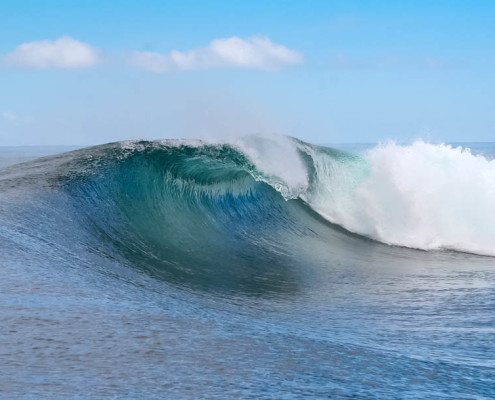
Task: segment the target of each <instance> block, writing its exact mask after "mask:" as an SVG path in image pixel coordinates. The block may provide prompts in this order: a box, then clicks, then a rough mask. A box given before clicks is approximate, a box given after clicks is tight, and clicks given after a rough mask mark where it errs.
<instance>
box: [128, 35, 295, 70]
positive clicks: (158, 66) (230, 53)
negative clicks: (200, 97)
mask: <svg viewBox="0 0 495 400" xmlns="http://www.w3.org/2000/svg"><path fill="white" fill-rule="evenodd" d="M129 62H130V64H131V65H133V66H134V67H137V68H143V69H146V70H149V71H153V72H169V71H176V70H194V69H213V68H248V69H258V70H265V71H276V70H279V69H281V68H283V67H285V66H288V65H294V64H301V63H302V62H303V56H302V54H301V53H299V52H297V51H295V50H291V49H289V48H287V47H285V46H283V45H280V44H276V43H273V42H272V41H271V40H270V39H269V38H267V37H262V36H252V37H249V38H247V39H241V38H239V37H231V38H227V39H216V40H213V41H212V42H211V43H210V44H209V45H208V46H206V47H201V48H197V49H194V50H189V51H186V52H181V51H177V50H174V51H171V52H170V53H167V54H161V53H154V52H134V53H133V54H132V55H131V57H130V60H129Z"/></svg>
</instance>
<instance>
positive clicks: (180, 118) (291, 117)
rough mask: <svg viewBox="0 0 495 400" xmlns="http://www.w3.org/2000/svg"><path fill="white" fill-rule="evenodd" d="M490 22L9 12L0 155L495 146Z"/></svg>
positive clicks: (451, 17) (279, 11)
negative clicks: (228, 145)
mask: <svg viewBox="0 0 495 400" xmlns="http://www.w3.org/2000/svg"><path fill="white" fill-rule="evenodd" d="M493 21H495V3H494V2H492V1H476V2H475V1H467V0H466V1H454V0H451V1H400V2H390V1H311V0H307V1H282V0H279V1H252V0H251V1H245V2H241V1H210V2H207V1H129V0H127V1H124V0H114V1H92V0H85V1H70V2H68V1H49V0H47V1H22V0H17V1H10V0H3V1H2V2H0V145H25V144H82V145H85V144H96V143H103V142H108V141H115V140H123V139H132V138H167V137H215V136H224V135H244V134H251V133H253V134H268V133H273V132H277V133H284V134H288V135H293V136H297V137H299V138H301V139H304V140H307V141H310V142H314V143H337V142H376V141H384V140H389V139H393V140H398V141H411V140H414V139H417V138H424V139H426V140H431V141H434V142H439V141H447V142H448V141H493V140H494V139H495V112H494V104H495V79H494V78H495V75H494V71H495V24H494V23H493ZM174 50H176V51H178V52H177V53H172V51H174Z"/></svg>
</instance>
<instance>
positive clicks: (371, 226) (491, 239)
mask: <svg viewBox="0 0 495 400" xmlns="http://www.w3.org/2000/svg"><path fill="white" fill-rule="evenodd" d="M494 158H495V143H452V144H431V143H426V142H422V141H417V142H414V143H410V144H407V145H405V144H396V143H392V142H391V143H384V144H374V145H359V144H356V145H334V146H317V145H312V144H309V143H305V142H303V141H300V140H298V139H295V138H290V137H285V136H273V137H265V138H261V137H246V138H237V139H230V140H218V141H201V140H160V141H126V142H118V143H110V144H106V145H101V146H95V147H87V148H78V149H74V148H58V147H50V148H47V147H23V148H5V147H4V148H0V397H1V398H5V399H479V400H481V399H494V398H495V160H494Z"/></svg>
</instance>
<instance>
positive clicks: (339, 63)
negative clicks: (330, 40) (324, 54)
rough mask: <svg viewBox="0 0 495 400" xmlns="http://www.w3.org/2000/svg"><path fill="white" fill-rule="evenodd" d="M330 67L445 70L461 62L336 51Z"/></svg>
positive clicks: (457, 66) (459, 65)
mask: <svg viewBox="0 0 495 400" xmlns="http://www.w3.org/2000/svg"><path fill="white" fill-rule="evenodd" d="M330 67H331V68H334V69H343V70H359V69H365V70H391V69H424V70H445V69H452V68H462V67H463V64H462V63H459V62H455V61H452V60H443V59H441V58H438V57H419V56H418V57H411V56H409V57H404V56H397V55H387V56H379V57H368V58H358V57H353V56H351V55H349V54H346V53H337V54H334V55H333V56H332V57H331V59H330Z"/></svg>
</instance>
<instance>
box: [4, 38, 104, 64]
mask: <svg viewBox="0 0 495 400" xmlns="http://www.w3.org/2000/svg"><path fill="white" fill-rule="evenodd" d="M100 61H101V53H100V51H99V50H98V49H96V48H94V47H92V46H90V45H89V44H87V43H83V42H80V41H78V40H76V39H73V38H71V37H68V36H65V37H62V38H60V39H57V40H42V41H39V42H28V43H23V44H21V45H19V46H17V47H16V49H15V50H14V51H13V52H11V53H9V54H7V55H5V56H4V57H2V63H3V64H4V65H6V66H9V67H20V68H28V69H77V68H89V67H93V66H95V65H97V64H98V63H99V62H100Z"/></svg>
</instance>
